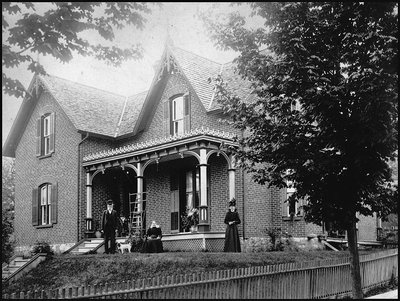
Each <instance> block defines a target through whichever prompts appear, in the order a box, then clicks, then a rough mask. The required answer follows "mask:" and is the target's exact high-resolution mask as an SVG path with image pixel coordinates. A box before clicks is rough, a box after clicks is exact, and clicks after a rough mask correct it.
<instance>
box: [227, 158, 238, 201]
mask: <svg viewBox="0 0 400 301" xmlns="http://www.w3.org/2000/svg"><path fill="white" fill-rule="evenodd" d="M229 159H230V161H231V162H230V164H229V168H228V177H229V200H232V198H236V195H235V189H236V187H235V171H236V168H235V164H234V159H233V156H230V157H229Z"/></svg>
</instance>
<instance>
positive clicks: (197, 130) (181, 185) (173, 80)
mask: <svg viewBox="0 0 400 301" xmlns="http://www.w3.org/2000/svg"><path fill="white" fill-rule="evenodd" d="M218 74H222V75H223V76H224V78H225V79H226V80H227V81H228V84H230V85H231V86H232V87H233V88H234V89H235V92H236V93H237V94H239V95H242V96H245V97H246V96H249V95H250V90H249V89H248V88H247V87H248V85H246V83H245V82H243V81H242V80H241V79H240V78H239V77H238V76H237V75H235V74H234V72H233V64H232V63H227V64H219V63H216V62H213V61H210V60H208V59H206V58H203V57H200V56H198V55H195V54H193V53H190V52H187V51H185V50H182V49H179V48H177V47H173V46H168V45H167V46H166V47H165V50H164V52H163V55H162V58H161V60H160V62H159V65H158V67H157V69H156V72H155V76H154V78H153V81H152V83H151V86H150V89H149V91H146V92H143V93H139V94H136V95H133V96H131V97H124V96H120V95H116V94H113V93H110V92H106V91H102V90H99V89H95V88H92V87H89V86H85V85H82V84H79V83H75V82H71V81H68V80H65V79H61V78H58V77H55V76H35V77H34V78H33V79H32V82H31V84H30V87H29V91H30V92H31V94H32V95H33V96H34V97H33V98H31V99H25V100H24V101H23V104H22V106H21V108H20V111H19V112H18V115H17V118H16V120H15V122H14V124H13V126H12V128H11V132H10V134H9V136H8V138H7V140H6V143H5V145H4V147H3V155H4V156H9V157H14V158H15V164H16V166H15V168H16V187H15V200H16V201H15V235H16V238H17V244H18V246H19V247H20V248H23V247H27V246H31V245H33V244H34V243H35V242H36V241H46V242H49V243H51V244H52V245H53V246H54V247H55V248H56V249H58V250H59V251H63V250H66V249H68V248H69V247H70V246H72V245H73V244H75V243H76V242H78V241H79V240H81V239H83V238H84V237H88V236H91V235H93V232H94V230H95V228H96V226H97V224H98V222H99V220H100V216H101V212H102V211H103V210H104V209H105V208H106V205H105V202H106V200H107V199H109V198H111V199H113V200H114V202H115V206H114V207H115V209H116V210H117V211H118V212H119V214H120V215H121V216H125V217H129V216H130V214H131V213H132V210H133V209H132V205H133V204H135V202H137V203H136V204H137V206H138V208H136V209H137V210H139V211H140V212H143V215H142V217H143V221H142V222H143V228H146V227H148V226H149V224H150V223H151V221H152V220H156V221H157V222H158V223H159V224H160V226H161V228H162V230H163V241H164V248H165V249H168V250H174V249H175V250H176V249H191V250H193V249H207V250H209V251H222V248H223V240H224V231H225V225H224V222H223V221H224V216H225V213H226V211H227V208H228V202H229V200H230V199H231V198H232V197H235V198H236V200H237V208H238V212H239V215H240V217H241V220H242V223H241V224H240V225H239V229H240V230H239V231H240V235H241V236H242V237H243V238H249V237H254V236H265V235H266V234H265V232H264V231H265V229H266V228H267V227H278V228H281V229H282V230H284V231H287V232H288V233H290V234H291V235H293V236H296V237H304V236H306V235H308V234H309V233H314V234H321V233H323V228H322V227H319V226H316V225H314V224H308V223H305V222H304V219H303V218H302V211H301V210H297V209H298V208H296V210H295V211H296V215H295V216H294V218H293V219H291V218H290V216H289V210H288V206H287V203H285V202H284V200H286V198H287V195H288V193H290V191H287V190H286V189H274V188H271V189H269V188H268V187H267V186H262V185H258V184H255V183H254V182H252V180H251V176H250V175H249V174H247V173H245V172H244V171H243V170H241V169H238V168H235V162H234V158H232V156H231V155H229V154H228V153H227V152H226V146H227V145H233V144H234V142H233V140H232V137H233V135H241V133H239V132H237V130H235V129H233V128H232V127H231V126H229V125H228V124H226V123H224V122H223V121H222V120H223V119H224V117H223V115H222V112H221V108H220V107H219V105H218V103H217V102H216V101H215V99H214V90H213V86H212V85H211V84H210V83H209V82H208V81H207V79H208V78H209V77H215V76H216V75H218ZM193 207H195V208H198V210H199V213H200V214H199V216H200V218H199V225H198V232H197V233H185V232H184V229H183V226H182V223H181V215H182V214H184V212H185V209H186V208H193ZM375 228H376V227H375ZM375 230H376V229H375ZM375 237H376V236H375Z"/></svg>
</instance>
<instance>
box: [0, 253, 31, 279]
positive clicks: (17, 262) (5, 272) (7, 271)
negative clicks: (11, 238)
mask: <svg viewBox="0 0 400 301" xmlns="http://www.w3.org/2000/svg"><path fill="white" fill-rule="evenodd" d="M30 260H31V258H28V259H24V258H23V257H22V256H16V257H14V258H13V259H12V260H11V261H10V263H9V264H8V265H5V266H3V268H2V271H1V278H2V279H7V278H9V277H10V276H12V275H13V274H14V273H15V272H16V271H18V270H19V269H20V268H22V267H24V266H25V265H27V263H28V262H29V261H30Z"/></svg>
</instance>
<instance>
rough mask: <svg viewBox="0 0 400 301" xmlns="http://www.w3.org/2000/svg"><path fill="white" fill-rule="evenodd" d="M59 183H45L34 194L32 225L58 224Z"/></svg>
mask: <svg viewBox="0 0 400 301" xmlns="http://www.w3.org/2000/svg"><path fill="white" fill-rule="evenodd" d="M57 203H58V202H57V183H44V184H42V185H40V186H39V187H38V188H35V189H33V192H32V225H34V226H51V225H52V224H55V223H57Z"/></svg>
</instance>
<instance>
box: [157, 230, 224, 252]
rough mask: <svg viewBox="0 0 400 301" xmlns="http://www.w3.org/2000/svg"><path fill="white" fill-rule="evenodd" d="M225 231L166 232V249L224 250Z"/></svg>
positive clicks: (164, 239)
mask: <svg viewBox="0 0 400 301" xmlns="http://www.w3.org/2000/svg"><path fill="white" fill-rule="evenodd" d="M224 242H225V232H207V233H192V232H188V233H178V234H164V235H163V237H162V243H163V248H164V251H166V252H168V251H208V252H222V251H223V250H224Z"/></svg>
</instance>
